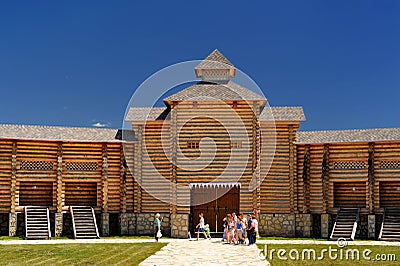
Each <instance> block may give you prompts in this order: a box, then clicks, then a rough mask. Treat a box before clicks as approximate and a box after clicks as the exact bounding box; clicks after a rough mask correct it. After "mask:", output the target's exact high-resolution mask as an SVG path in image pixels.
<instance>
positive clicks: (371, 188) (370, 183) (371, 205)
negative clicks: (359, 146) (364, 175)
mask: <svg viewBox="0 0 400 266" xmlns="http://www.w3.org/2000/svg"><path fill="white" fill-rule="evenodd" d="M374 189H375V173H374V143H372V142H371V143H369V145H368V189H367V193H368V195H367V199H368V210H369V213H370V214H373V212H374Z"/></svg>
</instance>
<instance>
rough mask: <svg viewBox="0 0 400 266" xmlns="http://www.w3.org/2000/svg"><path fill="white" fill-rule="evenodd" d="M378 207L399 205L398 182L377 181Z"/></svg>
mask: <svg viewBox="0 0 400 266" xmlns="http://www.w3.org/2000/svg"><path fill="white" fill-rule="evenodd" d="M379 200H380V204H379V205H380V207H398V206H400V182H379Z"/></svg>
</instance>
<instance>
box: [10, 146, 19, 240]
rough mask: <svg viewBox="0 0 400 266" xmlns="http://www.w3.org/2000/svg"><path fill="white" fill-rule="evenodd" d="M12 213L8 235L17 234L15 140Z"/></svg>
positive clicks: (12, 174)
mask: <svg viewBox="0 0 400 266" xmlns="http://www.w3.org/2000/svg"><path fill="white" fill-rule="evenodd" d="M11 169H12V172H11V213H10V216H9V220H8V222H9V224H8V235H9V236H16V234H17V214H16V213H15V207H16V205H17V202H16V200H17V198H16V192H17V141H15V140H14V141H13V146H12V158H11Z"/></svg>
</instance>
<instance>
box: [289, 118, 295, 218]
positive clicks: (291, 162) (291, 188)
mask: <svg viewBox="0 0 400 266" xmlns="http://www.w3.org/2000/svg"><path fill="white" fill-rule="evenodd" d="M294 158H295V154H294V133H293V125H289V197H290V213H291V214H293V213H294V212H295V184H294V183H295V182H294V168H295V162H294Z"/></svg>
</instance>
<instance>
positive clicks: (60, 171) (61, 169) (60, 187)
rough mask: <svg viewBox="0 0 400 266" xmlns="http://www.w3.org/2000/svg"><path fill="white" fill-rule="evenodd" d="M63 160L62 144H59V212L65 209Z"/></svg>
mask: <svg viewBox="0 0 400 266" xmlns="http://www.w3.org/2000/svg"><path fill="white" fill-rule="evenodd" d="M62 173H63V159H62V143H61V142H60V143H59V144H58V151H57V212H58V213H61V212H62V207H63V193H64V192H63V176H62Z"/></svg>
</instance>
